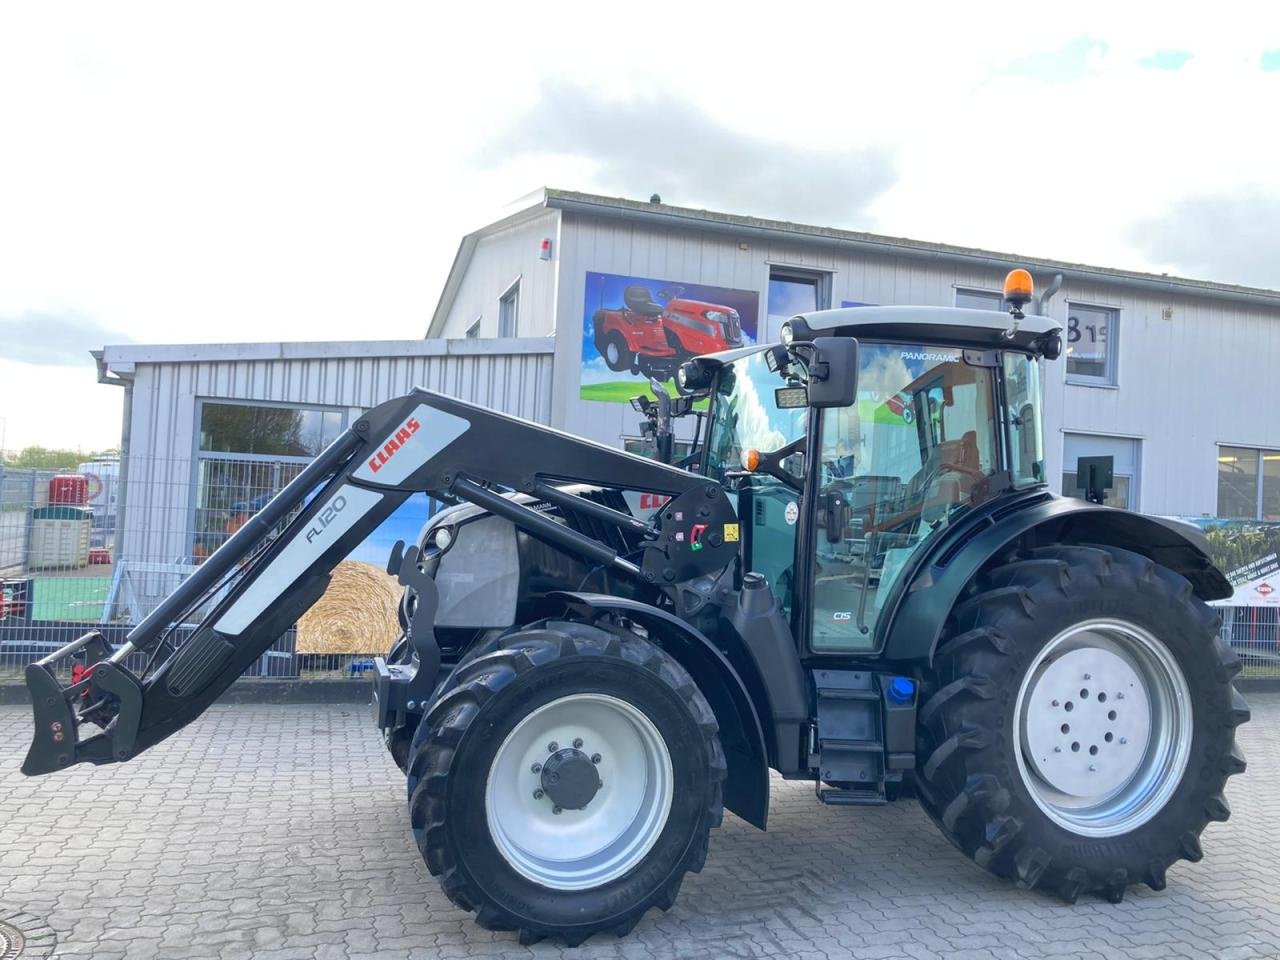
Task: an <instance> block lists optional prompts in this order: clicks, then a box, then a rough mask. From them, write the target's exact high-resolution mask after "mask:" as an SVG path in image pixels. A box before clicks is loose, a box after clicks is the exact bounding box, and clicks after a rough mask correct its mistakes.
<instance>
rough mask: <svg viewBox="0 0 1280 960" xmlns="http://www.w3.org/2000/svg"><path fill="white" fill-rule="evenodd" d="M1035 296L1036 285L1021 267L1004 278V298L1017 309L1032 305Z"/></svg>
mask: <svg viewBox="0 0 1280 960" xmlns="http://www.w3.org/2000/svg"><path fill="white" fill-rule="evenodd" d="M1034 294H1035V283H1034V282H1033V281H1032V279H1031V274H1029V273H1028V272H1027V271H1026V270H1023V269H1022V268H1021V267H1019V268H1017V269H1016V270H1010V271H1009V274H1008V276H1006V277H1005V278H1004V298H1005V299H1006V300H1007V301H1009V302H1010V303H1012V304H1013V305H1014V306H1016V307H1021V306H1022V305H1023V304H1026V303H1030V302H1031V297H1032V296H1033V295H1034Z"/></svg>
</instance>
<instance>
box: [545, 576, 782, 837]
mask: <svg viewBox="0 0 1280 960" xmlns="http://www.w3.org/2000/svg"><path fill="white" fill-rule="evenodd" d="M550 596H551V598H552V599H555V600H562V601H564V602H565V603H567V604H568V605H569V608H570V609H571V610H573V611H574V612H576V613H578V614H579V615H581V616H584V617H592V616H597V615H599V614H601V613H610V612H613V613H618V614H621V615H622V616H625V617H626V618H627V619H628V620H631V621H633V622H635V623H637V624H639V625H640V626H642V627H644V628H645V629H646V630H647V631H648V632H649V635H650V636H651V637H653V638H655V639H656V640H658V641H659V642H660V645H661V646H662V648H663V649H664V650H666V652H667V653H669V654H671V656H672V657H674V658H675V659H676V660H677V661H678V662H679V663H680V665H681V666H682V667H684V668H685V669H686V670H688V671H689V675H690V676H691V677H693V682H694V683H696V684H697V685H698V689H699V690H701V691H702V694H703V696H705V697H706V698H707V702H708V703H709V704H710V705H711V709H712V711H713V712H714V713H715V715H716V722H717V723H718V724H719V725H720V743H721V746H722V747H723V748H724V752H725V759H726V760H727V761H728V765H729V772H728V777H727V779H726V780H725V785H724V805H725V806H726V807H728V808H729V809H730V810H732V811H733V812H734V813H736V814H737V815H738V816H739V817H741V818H742V819H743V820H745V821H747V823H749V824H751V825H752V826H754V827H759V828H760V829H761V830H763V829H765V825H766V824H767V823H768V820H769V755H768V753H767V751H766V749H765V738H764V730H763V728H762V726H761V724H760V715H759V713H757V711H756V708H755V705H754V704H753V703H752V701H751V697H750V696H748V694H747V689H746V687H745V686H744V685H743V682H742V678H741V677H739V676H738V672H737V671H736V670H734V668H733V665H732V664H730V663H729V661H728V659H726V658H725V655H724V654H723V653H721V652H720V651H719V650H718V649H717V648H716V646H715V644H713V643H712V642H711V641H710V640H708V639H707V638H706V637H705V636H703V634H702V633H700V632H699V631H698V630H696V629H694V628H693V627H691V626H690V625H689V624H687V623H685V622H684V621H683V620H681V619H680V618H679V617H676V616H674V615H672V614H670V613H667V612H666V611H665V610H659V609H657V608H656V607H653V606H650V605H649V604H647V603H644V602H642V601H639V600H629V599H627V598H626V597H613V596H608V595H606V594H599V593H574V592H569V591H562V592H556V593H553V594H551V595H550Z"/></svg>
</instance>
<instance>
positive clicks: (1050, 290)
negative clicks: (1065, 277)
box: [1036, 273, 1062, 317]
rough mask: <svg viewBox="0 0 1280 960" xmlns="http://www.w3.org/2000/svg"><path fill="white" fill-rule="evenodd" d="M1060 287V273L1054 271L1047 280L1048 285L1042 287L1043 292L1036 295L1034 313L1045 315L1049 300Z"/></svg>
mask: <svg viewBox="0 0 1280 960" xmlns="http://www.w3.org/2000/svg"><path fill="white" fill-rule="evenodd" d="M1061 289H1062V274H1060V273H1055V274H1054V275H1053V279H1052V280H1050V281H1049V286H1047V287H1045V288H1044V293H1042V294H1040V296H1038V297H1036V313H1038V314H1039V315H1040V316H1042V317H1047V316H1048V315H1049V313H1048V307H1049V301H1050V300H1052V299H1053V297H1054V294H1056V293H1057V292H1058V291H1059V290H1061Z"/></svg>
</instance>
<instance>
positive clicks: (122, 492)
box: [89, 350, 133, 564]
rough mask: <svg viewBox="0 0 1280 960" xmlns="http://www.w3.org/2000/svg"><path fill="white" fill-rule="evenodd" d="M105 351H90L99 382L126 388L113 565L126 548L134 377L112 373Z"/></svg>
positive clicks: (117, 487)
mask: <svg viewBox="0 0 1280 960" xmlns="http://www.w3.org/2000/svg"><path fill="white" fill-rule="evenodd" d="M105 352H106V351H105V350H90V351H89V353H90V355H91V356H92V357H93V360H94V362H95V363H96V364H97V365H98V382H99V383H107V384H111V385H112V386H117V387H124V411H123V413H122V414H121V420H120V470H119V472H118V473H117V474H116V532H115V538H114V540H113V541H112V544H111V560H112V563H113V564H116V563H119V562H120V557H121V553H120V551H121V550H122V549H123V547H124V518H125V511H126V510H127V504H128V500H129V438H130V434H131V433H132V430H133V377H123V376H120V375H119V374H116V373H112V372H111V370H110V369H109V368H108V366H107V362H106V360H105V359H104V354H105Z"/></svg>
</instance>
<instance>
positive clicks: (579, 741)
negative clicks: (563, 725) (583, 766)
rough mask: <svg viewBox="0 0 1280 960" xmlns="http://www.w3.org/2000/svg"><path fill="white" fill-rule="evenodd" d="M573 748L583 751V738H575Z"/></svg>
mask: <svg viewBox="0 0 1280 960" xmlns="http://www.w3.org/2000/svg"><path fill="white" fill-rule="evenodd" d="M573 748H574V749H575V750H581V749H582V738H581V737H574V738H573Z"/></svg>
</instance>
